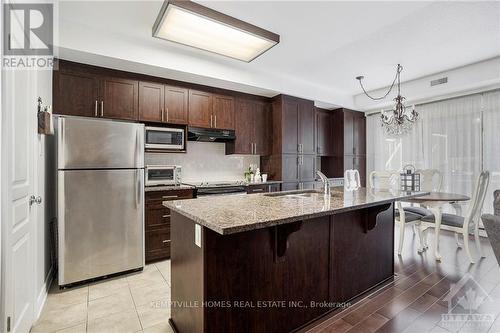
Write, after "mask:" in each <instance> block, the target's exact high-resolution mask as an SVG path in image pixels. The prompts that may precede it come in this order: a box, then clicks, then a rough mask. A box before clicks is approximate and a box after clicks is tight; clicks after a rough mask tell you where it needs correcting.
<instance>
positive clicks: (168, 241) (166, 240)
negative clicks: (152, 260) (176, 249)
mask: <svg viewBox="0 0 500 333" xmlns="http://www.w3.org/2000/svg"><path fill="white" fill-rule="evenodd" d="M162 243H170V239H165V240H163V241H162Z"/></svg>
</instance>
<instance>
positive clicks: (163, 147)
mask: <svg viewBox="0 0 500 333" xmlns="http://www.w3.org/2000/svg"><path fill="white" fill-rule="evenodd" d="M185 132H186V130H185V129H184V128H174V127H151V126H147V127H146V138H145V145H144V146H145V148H146V150H147V151H151V152H154V151H160V152H161V151H185V150H186V146H185V144H186V140H185Z"/></svg>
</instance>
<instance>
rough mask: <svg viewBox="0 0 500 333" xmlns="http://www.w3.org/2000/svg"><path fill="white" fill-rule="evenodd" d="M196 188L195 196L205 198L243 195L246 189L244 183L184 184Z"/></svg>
mask: <svg viewBox="0 0 500 333" xmlns="http://www.w3.org/2000/svg"><path fill="white" fill-rule="evenodd" d="M185 184H186V185H191V186H194V187H196V189H197V196H198V197H205V196H209V195H244V194H246V193H247V187H246V184H245V182H244V181H242V180H238V181H214V182H207V181H203V182H193V183H185Z"/></svg>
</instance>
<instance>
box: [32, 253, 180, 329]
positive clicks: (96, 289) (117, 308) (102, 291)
mask: <svg viewBox="0 0 500 333" xmlns="http://www.w3.org/2000/svg"><path fill="white" fill-rule="evenodd" d="M169 301H170V260H167V261H162V262H158V263H155V264H150V265H147V266H146V267H145V268H144V270H143V271H142V272H138V273H132V274H128V275H124V276H119V277H116V278H113V279H107V280H103V281H99V282H95V283H90V284H88V285H83V286H79V287H75V288H70V289H65V290H59V287H58V286H57V282H56V281H54V283H53V284H52V286H51V288H50V291H49V295H48V296H47V301H46V303H45V306H44V308H43V310H42V313H41V315H40V318H39V319H38V321H37V322H36V323H35V325H34V326H33V328H32V329H31V333H52V332H57V333H114V332H116V333H129V332H130V333H134V332H141V333H173V331H172V329H171V328H170V326H169V324H168V318H169V317H170V307H169Z"/></svg>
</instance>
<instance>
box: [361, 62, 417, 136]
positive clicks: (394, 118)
mask: <svg viewBox="0 0 500 333" xmlns="http://www.w3.org/2000/svg"><path fill="white" fill-rule="evenodd" d="M402 71H403V66H401V65H400V64H398V67H397V69H396V76H395V77H394V80H393V81H392V84H391V86H390V87H389V90H388V91H387V92H386V93H385V95H384V96H382V97H372V96H370V95H369V94H368V92H367V91H366V90H365V87H364V86H363V82H361V80H363V79H364V78H365V77H364V76H357V77H356V80H358V81H359V84H360V86H361V89H363V92H364V93H365V95H366V96H368V98H370V99H372V100H374V101H379V100H382V99H384V98H386V97H387V95H389V94H390V92H391V91H392V88H394V84H395V83H396V80H397V81H398V95H397V96H396V98H394V101H395V102H396V103H395V105H394V108H393V109H392V112H388V113H386V112H385V111H384V110H382V112H381V113H382V114H381V117H380V120H381V122H382V127H384V128H385V131H386V133H387V134H389V135H394V136H397V135H405V134H407V133H409V132H410V131H411V129H412V126H413V124H414V123H415V122H416V121H417V120H418V112H417V111H415V105H413V107H412V108H411V111H408V110H407V108H406V106H405V104H404V100H405V98H404V97H403V96H401V72H402Z"/></svg>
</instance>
